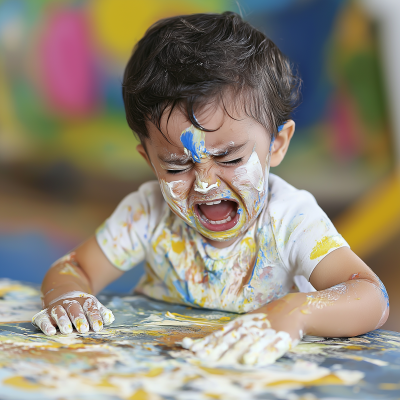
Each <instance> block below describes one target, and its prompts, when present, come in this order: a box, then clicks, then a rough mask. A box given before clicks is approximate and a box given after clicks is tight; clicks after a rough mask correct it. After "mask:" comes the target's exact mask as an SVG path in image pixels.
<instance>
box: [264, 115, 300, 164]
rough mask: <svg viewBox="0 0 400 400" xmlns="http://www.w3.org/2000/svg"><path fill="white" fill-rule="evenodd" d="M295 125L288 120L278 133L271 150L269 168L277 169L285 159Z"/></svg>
mask: <svg viewBox="0 0 400 400" xmlns="http://www.w3.org/2000/svg"><path fill="white" fill-rule="evenodd" d="M294 130H295V123H294V121H293V120H291V119H290V120H289V121H287V122H286V123H285V125H284V126H283V129H282V130H281V131H280V132H279V133H278V136H277V137H276V138H275V141H274V144H273V145H272V150H271V164H270V165H271V167H277V166H278V165H279V164H280V163H281V162H282V160H283V159H284V158H285V155H286V152H287V150H288V148H289V144H290V140H291V139H292V136H293V134H294Z"/></svg>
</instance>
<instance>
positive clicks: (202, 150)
mask: <svg viewBox="0 0 400 400" xmlns="http://www.w3.org/2000/svg"><path fill="white" fill-rule="evenodd" d="M205 137H206V133H205V132H204V131H201V130H200V129H197V128H195V127H194V126H193V125H191V126H190V127H189V128H187V129H185V130H184V131H183V132H182V134H181V142H182V144H183V147H184V151H185V154H187V155H188V156H190V157H192V159H193V161H194V162H196V163H200V162H201V160H203V159H205V158H208V156H209V152H208V151H207V149H206V145H205Z"/></svg>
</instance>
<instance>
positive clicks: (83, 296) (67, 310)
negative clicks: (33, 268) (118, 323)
mask: <svg viewBox="0 0 400 400" xmlns="http://www.w3.org/2000/svg"><path fill="white" fill-rule="evenodd" d="M122 274H123V271H120V270H118V269H117V268H115V267H114V266H113V265H112V264H111V263H110V261H109V260H108V259H107V258H106V256H105V255H104V253H103V252H102V250H101V249H100V247H99V245H98V244H97V241H96V238H95V237H94V236H93V237H91V238H90V239H88V240H87V241H86V242H85V243H83V244H82V245H81V246H79V247H78V248H77V249H76V250H74V251H73V252H71V253H70V254H68V255H67V256H65V257H63V258H61V259H60V260H58V261H57V262H56V263H55V264H53V266H52V267H51V268H50V269H49V271H48V272H47V274H46V276H45V278H44V280H43V283H42V288H41V290H42V294H43V297H42V302H43V311H41V312H40V313H39V314H36V315H35V316H34V317H33V319H32V322H33V324H34V325H35V326H37V327H38V328H39V329H41V330H42V331H43V332H44V333H45V334H46V335H54V334H55V333H56V329H55V327H56V326H57V325H58V327H59V328H60V331H61V332H62V333H65V334H67V333H71V332H72V329H73V328H72V324H73V325H75V327H76V329H77V330H78V331H79V332H81V333H84V332H87V331H88V330H89V325H90V327H91V328H92V329H93V330H96V331H98V330H101V329H102V327H103V324H106V325H108V324H110V323H111V322H112V321H113V320H114V316H113V315H112V312H111V311H110V310H108V309H107V308H106V307H104V306H103V305H102V304H101V303H100V302H99V301H98V300H97V299H96V298H95V297H94V296H93V294H96V293H98V292H99V291H100V290H101V289H103V288H104V287H105V286H107V285H108V284H109V283H110V282H112V281H114V280H115V279H117V278H119V277H120V276H121V275H122Z"/></svg>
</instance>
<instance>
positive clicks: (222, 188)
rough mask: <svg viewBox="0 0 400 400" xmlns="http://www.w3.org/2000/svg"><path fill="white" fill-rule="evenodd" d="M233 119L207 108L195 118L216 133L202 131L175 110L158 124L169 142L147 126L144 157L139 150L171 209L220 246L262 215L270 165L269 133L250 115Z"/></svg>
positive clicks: (150, 126)
mask: <svg viewBox="0 0 400 400" xmlns="http://www.w3.org/2000/svg"><path fill="white" fill-rule="evenodd" d="M231 115H232V114H231ZM232 116H233V117H234V118H235V119H232V118H230V117H229V116H228V115H227V114H226V112H225V111H224V110H223V109H222V108H221V107H218V106H215V105H214V107H211V106H209V107H208V108H207V109H206V110H203V111H202V112H201V113H199V114H198V115H196V118H197V119H198V121H199V123H200V124H201V125H202V126H204V127H205V128H206V129H216V128H219V129H217V130H216V131H215V132H203V131H200V130H198V129H196V128H194V127H193V126H192V125H191V123H190V122H188V120H187V117H186V116H185V115H184V114H183V113H182V112H180V111H179V110H178V109H176V110H174V111H173V112H172V114H171V117H170V119H169V121H168V124H167V118H168V113H165V115H164V116H163V118H162V120H161V129H162V131H163V132H164V133H165V134H166V136H167V137H168V139H169V141H170V143H169V142H168V141H167V140H166V139H165V138H164V137H163V135H162V134H161V133H160V132H159V130H158V129H157V128H156V127H155V126H154V125H153V124H148V130H149V135H150V140H147V142H146V148H147V153H148V157H149V159H148V158H147V156H146V153H145V152H144V149H143V147H142V146H141V145H140V146H138V150H139V152H140V153H141V154H142V155H143V156H144V157H145V158H146V159H147V160H148V162H149V163H151V165H152V167H153V169H154V171H155V173H156V175H157V178H158V180H159V182H160V186H161V190H162V192H163V195H164V198H165V200H166V201H167V203H168V205H169V207H170V208H171V210H172V211H173V212H174V213H175V214H176V215H177V216H179V217H180V218H182V219H183V220H184V221H185V222H186V223H187V224H188V225H190V226H191V227H193V228H194V229H196V230H197V231H198V232H199V233H200V234H201V235H203V236H204V237H205V238H207V239H208V241H209V242H214V243H215V241H216V242H223V243H221V245H222V246H221V245H220V246H218V247H225V245H229V244H230V243H231V242H232V241H233V240H234V239H235V238H236V237H238V236H239V235H240V234H242V233H244V232H245V231H246V230H247V229H248V228H249V227H250V226H251V225H252V224H253V223H254V221H255V219H256V218H257V216H258V215H259V213H260V212H261V210H262V208H263V205H264V204H265V200H266V197H267V183H268V172H269V166H270V162H271V152H270V145H271V135H270V134H269V132H267V131H266V129H265V128H264V127H263V126H261V125H260V124H258V123H257V122H256V121H254V120H253V119H252V118H250V117H247V116H245V115H232ZM289 140H290V139H289ZM271 147H273V146H271ZM274 147H275V145H274ZM272 153H274V151H272ZM282 158H283V157H282ZM274 163H275V165H277V163H276V161H274ZM278 163H279V162H278ZM217 244H218V243H217Z"/></svg>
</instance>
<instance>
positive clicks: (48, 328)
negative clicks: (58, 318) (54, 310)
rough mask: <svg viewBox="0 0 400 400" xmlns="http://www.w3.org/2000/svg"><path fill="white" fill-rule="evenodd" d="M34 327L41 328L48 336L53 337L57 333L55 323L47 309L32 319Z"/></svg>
mask: <svg viewBox="0 0 400 400" xmlns="http://www.w3.org/2000/svg"><path fill="white" fill-rule="evenodd" d="M32 325H33V326H35V327H37V328H39V329H40V330H41V331H42V332H43V333H44V334H45V335H47V336H53V335H55V334H56V333H57V330H56V328H55V323H54V322H53V321H52V320H51V318H50V316H49V314H48V311H47V309H45V310H42V311H40V312H39V313H37V314H36V315H34V316H33V317H32Z"/></svg>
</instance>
